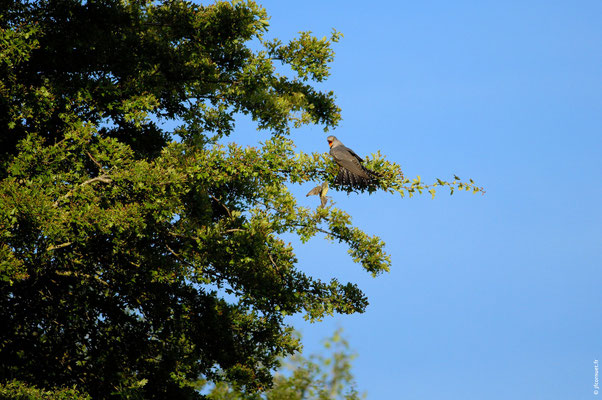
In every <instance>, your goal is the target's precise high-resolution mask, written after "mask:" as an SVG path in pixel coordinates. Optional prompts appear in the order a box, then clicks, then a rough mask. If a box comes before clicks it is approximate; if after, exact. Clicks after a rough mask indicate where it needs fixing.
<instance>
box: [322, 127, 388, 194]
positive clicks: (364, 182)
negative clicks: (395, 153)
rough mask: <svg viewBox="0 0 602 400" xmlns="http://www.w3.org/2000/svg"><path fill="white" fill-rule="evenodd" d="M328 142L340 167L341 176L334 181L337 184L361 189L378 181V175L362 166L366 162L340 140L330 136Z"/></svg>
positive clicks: (332, 154) (331, 153)
mask: <svg viewBox="0 0 602 400" xmlns="http://www.w3.org/2000/svg"><path fill="white" fill-rule="evenodd" d="M326 140H327V141H328V145H329V146H330V155H331V156H332V158H333V159H334V162H336V163H337V164H338V166H339V174H338V175H337V177H336V179H335V180H334V182H335V183H337V184H339V185H341V184H342V185H350V186H351V187H353V188H357V189H361V188H365V187H367V186H368V185H369V184H370V183H372V182H373V181H374V180H376V179H377V177H378V174H377V173H376V172H374V171H370V170H369V169H368V168H366V167H364V166H363V165H362V162H364V160H362V158H361V157H360V156H358V155H357V154H355V152H354V151H353V150H351V149H350V148H349V147H345V145H344V144H343V143H341V141H340V140H339V139H337V138H336V137H334V136H328V137H327V138H326Z"/></svg>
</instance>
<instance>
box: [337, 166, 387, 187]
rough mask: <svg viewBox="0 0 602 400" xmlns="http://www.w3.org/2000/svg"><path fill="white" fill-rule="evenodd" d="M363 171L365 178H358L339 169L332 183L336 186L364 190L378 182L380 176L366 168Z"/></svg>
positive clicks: (343, 169) (345, 170) (347, 171)
mask: <svg viewBox="0 0 602 400" xmlns="http://www.w3.org/2000/svg"><path fill="white" fill-rule="evenodd" d="M364 170H365V171H366V172H367V175H368V176H367V177H364V176H359V175H356V174H354V173H352V172H351V171H349V170H347V169H345V168H340V169H339V174H338V175H337V177H336V178H335V180H334V182H335V183H336V184H338V185H344V186H351V187H354V188H358V189H365V188H367V187H368V186H370V185H371V184H374V183H376V182H378V179H379V177H380V176H379V175H378V174H377V173H376V172H374V171H371V170H369V169H367V168H364Z"/></svg>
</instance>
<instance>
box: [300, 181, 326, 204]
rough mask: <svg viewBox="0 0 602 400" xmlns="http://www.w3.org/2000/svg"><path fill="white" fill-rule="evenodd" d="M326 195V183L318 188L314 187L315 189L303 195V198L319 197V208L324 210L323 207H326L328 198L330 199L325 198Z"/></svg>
mask: <svg viewBox="0 0 602 400" xmlns="http://www.w3.org/2000/svg"><path fill="white" fill-rule="evenodd" d="M326 193H328V182H324V183H323V184H321V185H320V186H316V187H315V188H313V189H312V190H310V191H309V193H307V194H306V195H305V197H308V196H316V195H318V196H320V202H321V204H320V208H324V206H325V205H326V202H327V201H328V199H329V198H330V197H328V196H326Z"/></svg>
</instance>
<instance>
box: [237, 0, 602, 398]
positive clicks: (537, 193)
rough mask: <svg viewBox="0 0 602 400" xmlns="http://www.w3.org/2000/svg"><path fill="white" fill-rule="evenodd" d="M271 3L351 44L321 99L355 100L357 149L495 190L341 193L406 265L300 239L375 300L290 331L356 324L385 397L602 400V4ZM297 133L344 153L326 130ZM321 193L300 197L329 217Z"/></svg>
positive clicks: (303, 264) (352, 328)
mask: <svg viewBox="0 0 602 400" xmlns="http://www.w3.org/2000/svg"><path fill="white" fill-rule="evenodd" d="M259 3H261V4H263V5H264V6H265V7H266V9H267V11H268V13H269V14H270V15H271V17H272V18H271V22H270V24H271V28H270V34H269V36H273V37H279V38H281V39H283V40H287V39H290V38H292V37H293V36H295V35H296V34H297V32H298V31H301V30H311V31H313V32H314V33H315V34H316V35H318V36H320V37H321V36H324V35H328V34H329V33H330V31H331V29H332V28H336V29H337V30H338V31H341V32H342V33H343V34H344V38H343V39H342V40H341V42H340V43H338V44H336V45H335V51H336V53H337V55H336V60H335V62H334V63H333V65H332V76H331V78H330V79H329V80H328V81H326V83H324V84H322V85H321V87H323V88H326V89H329V90H334V91H335V93H336V94H337V96H338V104H339V105H340V106H341V107H342V110H343V113H342V115H343V121H342V123H341V124H340V126H339V127H338V128H337V129H336V130H335V131H334V134H335V135H336V136H337V137H338V138H339V139H340V140H341V141H343V143H345V145H347V146H348V147H351V148H352V149H354V150H355V151H356V152H357V153H358V154H364V155H366V154H370V153H373V152H376V151H377V150H381V152H382V153H383V154H386V156H387V158H388V159H389V160H392V161H395V162H398V163H399V164H401V165H402V167H403V170H404V172H405V174H406V175H407V176H409V177H411V178H413V177H415V176H416V175H421V177H422V178H423V180H425V181H432V180H433V179H434V178H436V177H439V178H442V179H448V178H451V177H452V176H453V174H457V175H458V176H460V177H461V178H463V179H468V178H472V179H474V180H475V181H476V182H477V183H478V184H479V185H482V186H484V187H485V188H486V190H487V194H486V195H485V196H481V195H472V194H468V193H466V192H463V193H457V194H454V195H453V196H449V195H448V194H447V192H440V193H439V194H438V195H437V197H436V198H435V199H434V200H431V198H430V195H428V194H427V195H425V196H422V197H418V198H413V199H408V198H403V199H402V198H400V197H399V196H393V195H387V194H376V195H372V196H368V195H367V194H364V195H350V196H347V195H346V194H343V193H337V192H334V193H332V192H331V193H329V194H331V195H332V196H333V198H334V200H335V201H336V204H337V206H338V207H340V208H342V209H344V210H346V211H347V212H348V213H350V214H351V215H352V216H353V221H354V223H355V224H356V225H357V226H359V227H361V228H363V229H364V230H365V231H366V232H367V233H369V234H376V235H379V236H380V237H382V238H383V239H384V240H385V242H386V243H387V250H388V252H389V253H390V254H391V257H392V260H393V266H392V270H391V272H390V273H389V274H385V275H382V276H380V277H378V278H376V279H373V278H372V277H371V276H370V275H369V274H368V273H366V272H365V271H363V270H362V269H361V267H360V265H358V264H354V263H353V262H352V260H351V258H350V257H349V256H348V254H347V253H346V248H344V247H342V246H339V245H337V244H335V243H330V242H327V241H324V240H320V239H314V240H312V241H310V242H309V243H308V244H306V245H299V244H297V253H298V256H299V259H300V264H299V267H300V269H302V270H304V271H305V272H307V273H309V274H312V275H314V276H318V277H321V278H323V279H326V280H329V279H330V278H331V277H337V278H339V279H340V280H342V281H344V282H346V281H352V282H356V283H358V284H359V285H360V287H361V288H362V289H363V290H364V291H365V293H366V294H367V295H368V297H369V301H370V306H369V307H368V309H367V311H366V313H364V314H361V315H354V316H337V317H335V318H332V319H330V320H326V321H324V322H323V323H317V324H308V323H303V322H302V320H301V319H300V318H293V319H291V323H294V324H295V325H296V326H297V327H299V328H301V331H302V333H303V335H304V338H305V344H306V350H307V351H309V352H311V351H315V350H318V349H319V343H320V340H321V338H324V337H326V336H328V335H330V334H331V333H332V332H333V331H334V329H336V327H338V326H340V327H343V328H344V330H345V334H346V336H347V337H348V339H349V341H350V344H351V346H352V347H353V348H354V349H355V351H356V352H357V353H358V358H357V360H356V361H355V364H354V373H355V376H356V378H357V383H358V389H359V390H360V391H366V392H367V398H368V399H404V400H405V399H407V400H409V399H420V400H428V399H438V400H440V399H462V400H465V399H488V400H494V399H504V400H506V399H546V400H554V399H562V400H567V399H595V398H598V397H599V398H600V399H601V400H602V393H601V394H599V395H598V396H595V395H594V393H593V390H594V389H593V384H594V366H593V362H594V360H595V359H602V290H601V289H602V254H601V253H602V207H601V204H602V157H601V155H600V153H601V151H602V135H601V133H602V2H601V1H600V0H592V1H587V0H577V1H568V0H565V1H553V0H547V1H530V0H526V1H525V0H522V1H461V0H459V1H428V0H427V1H377V2H366V1H324V0H321V1H309V0H306V1H302V2H289V1H276V0H269V1H268V0H265V1H259ZM244 130H245V129H244V125H242V126H241V130H240V131H239V132H238V133H237V136H238V135H247V136H248V135H256V138H257V139H264V138H265V136H264V135H265V134H257V133H255V132H248V131H246V132H243V131H244ZM292 137H293V138H294V139H295V140H296V141H297V144H298V148H299V149H300V150H303V151H306V152H311V151H324V152H326V151H328V146H327V143H326V140H325V138H326V134H325V133H324V132H322V130H321V129H320V128H307V129H302V130H297V131H295V132H293V134H292ZM235 139H236V138H235ZM311 187H313V186H312V185H307V186H306V187H305V186H304V187H300V188H293V190H298V193H299V195H300V198H302V200H300V201H302V202H305V201H306V202H307V205H312V206H313V205H317V204H318V203H317V202H318V200H317V199H316V198H315V197H310V198H308V199H305V198H304V197H303V195H304V194H305V193H306V192H307V191H308V190H309V189H311ZM295 243H296V242H295Z"/></svg>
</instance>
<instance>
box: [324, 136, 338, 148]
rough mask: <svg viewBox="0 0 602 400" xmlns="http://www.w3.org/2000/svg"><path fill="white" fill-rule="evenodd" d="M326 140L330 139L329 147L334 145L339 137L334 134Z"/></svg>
mask: <svg viewBox="0 0 602 400" xmlns="http://www.w3.org/2000/svg"><path fill="white" fill-rule="evenodd" d="M326 140H327V141H328V147H332V145H333V144H334V142H336V141H337V138H336V137H334V136H328V137H327V138H326Z"/></svg>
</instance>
